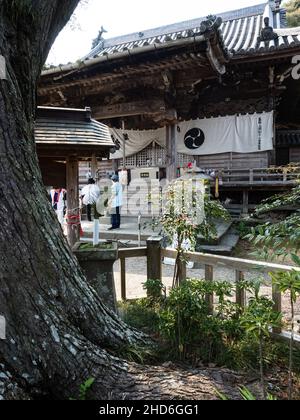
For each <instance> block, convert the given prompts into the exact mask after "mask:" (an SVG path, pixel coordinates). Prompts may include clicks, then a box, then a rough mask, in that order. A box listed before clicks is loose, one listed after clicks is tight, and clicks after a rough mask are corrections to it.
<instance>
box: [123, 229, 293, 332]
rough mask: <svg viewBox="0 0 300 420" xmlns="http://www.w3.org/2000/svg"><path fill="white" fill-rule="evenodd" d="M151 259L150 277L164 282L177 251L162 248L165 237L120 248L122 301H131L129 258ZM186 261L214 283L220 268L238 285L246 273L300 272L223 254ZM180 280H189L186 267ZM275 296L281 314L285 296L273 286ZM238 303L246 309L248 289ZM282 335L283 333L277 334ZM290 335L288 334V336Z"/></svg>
mask: <svg viewBox="0 0 300 420" xmlns="http://www.w3.org/2000/svg"><path fill="white" fill-rule="evenodd" d="M139 257H147V278H148V279H153V280H162V263H163V258H171V259H174V260H175V259H176V257H177V252H176V251H175V250H174V249H171V248H167V249H163V248H162V239H161V238H159V237H158V238H156V237H153V238H149V239H148V241H147V247H143V248H131V249H120V250H119V259H120V262H121V297H122V300H124V301H125V300H127V293H126V259H128V258H139ZM186 259H187V260H188V261H190V262H194V263H198V264H202V265H203V266H204V267H205V280H207V281H213V280H214V270H215V268H217V267H222V268H230V269H232V270H234V271H235V282H236V285H238V283H239V282H242V281H243V280H244V279H245V273H246V272H256V273H258V274H269V273H275V272H286V271H287V272H291V271H294V270H296V271H299V272H300V268H297V267H292V266H288V265H281V264H272V263H267V262H260V261H252V260H245V259H239V258H232V257H225V256H219V255H211V254H202V253H196V252H188V253H186ZM180 272H181V279H180V281H184V280H186V267H185V265H184V267H182V270H180ZM272 296H273V301H274V310H275V311H278V312H281V309H282V295H281V293H280V292H279V291H278V289H277V288H276V286H274V285H273V286H272ZM207 301H208V303H209V306H210V311H211V313H212V312H213V309H214V296H213V295H207ZM236 303H238V304H239V305H240V306H241V307H243V308H244V307H246V305H247V299H246V290H244V289H243V288H241V287H237V288H236ZM274 332H276V333H281V332H282V331H281V330H276V331H274ZM285 334H286V333H285Z"/></svg>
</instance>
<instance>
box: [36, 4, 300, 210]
mask: <svg viewBox="0 0 300 420" xmlns="http://www.w3.org/2000/svg"><path fill="white" fill-rule="evenodd" d="M199 8H200V10H201V6H199ZM299 63H300V28H287V27H286V13H285V10H284V8H283V7H282V5H281V1H280V0H275V1H274V0H268V1H265V2H264V3H262V4H259V5H257V6H251V7H247V8H244V9H240V10H234V11H232V12H226V13H221V14H218V15H217V16H208V17H202V18H197V19H194V20H190V21H186V22H180V23H177V24H172V25H169V26H164V27H160V28H155V29H150V30H144V31H141V32H139V33H133V34H129V35H125V36H121V37H117V38H112V39H104V38H103V37H102V36H100V37H99V44H98V45H97V46H96V47H95V48H94V49H93V50H92V51H91V52H90V53H88V54H87V55H86V57H84V58H83V59H82V60H81V61H80V62H77V63H75V64H72V65H66V66H61V67H59V68H53V69H49V70H46V71H44V73H43V75H42V78H41V81H40V85H39V104H40V105H43V106H63V107H76V108H82V107H85V106H88V107H91V108H92V111H93V115H94V118H95V119H97V120H98V121H100V122H101V123H104V124H106V125H108V126H109V127H110V130H111V136H112V139H113V141H114V143H115V145H116V149H117V150H116V152H115V153H114V154H111V156H110V159H109V160H103V159H102V161H99V162H98V170H99V174H100V173H101V176H103V175H105V173H106V172H107V173H109V172H111V171H117V170H122V171H127V174H128V177H127V179H128V182H129V183H130V182H132V181H133V180H134V179H140V178H143V179H150V180H151V179H156V180H161V179H169V180H172V179H174V178H176V177H178V176H180V174H181V173H182V171H183V170H184V168H185V167H186V166H187V165H189V164H190V163H191V162H195V164H196V165H197V167H199V168H201V169H203V170H207V171H208V172H210V173H212V174H214V175H215V176H217V177H218V179H219V180H220V181H221V182H220V189H221V190H220V194H221V198H222V197H223V198H224V199H225V198H226V197H230V198H231V200H232V201H233V202H234V203H236V204H237V205H238V206H240V207H241V208H242V209H243V211H244V212H247V210H248V204H249V201H250V204H252V205H253V204H255V202H258V201H259V199H260V198H262V197H265V196H267V195H268V194H270V193H274V191H280V190H285V189H287V188H289V187H290V186H292V185H294V183H295V173H289V171H286V170H285V169H284V170H282V171H280V170H279V169H276V170H275V169H274V167H275V166H285V165H287V164H289V163H299V159H300V120H299V107H300V66H299ZM87 170H88V168H87Z"/></svg>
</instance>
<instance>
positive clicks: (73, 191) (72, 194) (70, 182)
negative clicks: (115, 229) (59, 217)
mask: <svg viewBox="0 0 300 420" xmlns="http://www.w3.org/2000/svg"><path fill="white" fill-rule="evenodd" d="M67 203H68V206H67V226H68V242H69V244H70V246H71V247H72V246H73V245H75V243H76V242H78V241H79V240H80V209H79V168H78V158H77V157H73V156H68V157H67Z"/></svg>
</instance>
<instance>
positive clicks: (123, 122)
mask: <svg viewBox="0 0 300 420" xmlns="http://www.w3.org/2000/svg"><path fill="white" fill-rule="evenodd" d="M122 130H123V131H125V121H124V120H122ZM125 170H126V134H124V133H123V171H125Z"/></svg>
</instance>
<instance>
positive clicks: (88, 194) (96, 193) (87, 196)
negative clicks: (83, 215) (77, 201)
mask: <svg viewBox="0 0 300 420" xmlns="http://www.w3.org/2000/svg"><path fill="white" fill-rule="evenodd" d="M99 197H100V188H99V187H98V185H96V181H95V180H94V179H93V178H90V179H89V181H88V185H86V186H85V187H83V188H82V191H81V200H82V203H83V204H84V205H85V206H86V207H87V218H88V221H89V222H91V221H92V207H93V205H95V204H96V202H97V201H98V199H99Z"/></svg>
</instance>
